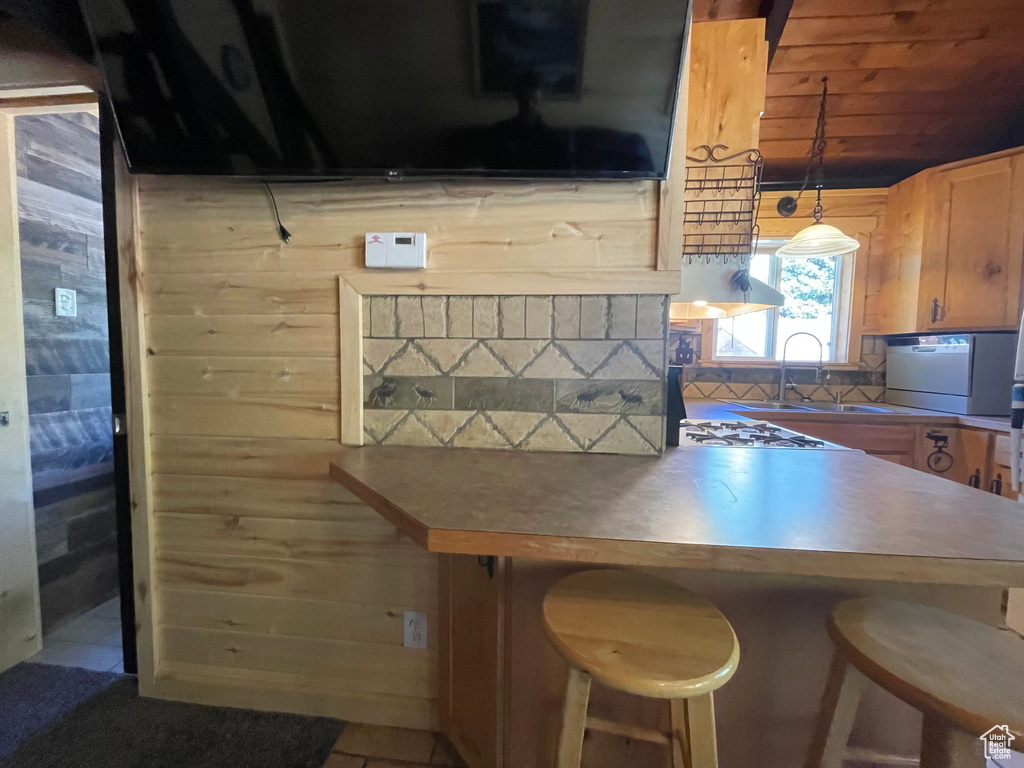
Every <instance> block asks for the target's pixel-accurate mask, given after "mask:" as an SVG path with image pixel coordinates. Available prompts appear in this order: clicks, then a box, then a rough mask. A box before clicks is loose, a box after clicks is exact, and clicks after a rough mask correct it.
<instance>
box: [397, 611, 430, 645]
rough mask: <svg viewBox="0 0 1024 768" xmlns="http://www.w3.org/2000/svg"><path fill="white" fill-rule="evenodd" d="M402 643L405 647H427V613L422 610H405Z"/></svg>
mask: <svg viewBox="0 0 1024 768" xmlns="http://www.w3.org/2000/svg"><path fill="white" fill-rule="evenodd" d="M404 618H405V629H404V631H403V633H402V645H404V646H405V647H406V648H426V647H427V614H425V613H423V612H422V611H406V612H405V617H404Z"/></svg>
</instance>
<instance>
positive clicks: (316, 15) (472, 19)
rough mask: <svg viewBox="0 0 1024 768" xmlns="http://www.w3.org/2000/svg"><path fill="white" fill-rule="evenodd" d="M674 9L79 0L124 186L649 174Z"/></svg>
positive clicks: (678, 38)
mask: <svg viewBox="0 0 1024 768" xmlns="http://www.w3.org/2000/svg"><path fill="white" fill-rule="evenodd" d="M690 3H691V0H82V6H83V9H84V11H85V15H86V19H87V22H88V25H89V30H90V34H91V36H92V40H93V43H94V45H95V47H96V51H97V55H98V58H99V61H100V63H101V68H102V70H103V75H104V79H105V83H106V90H107V93H108V95H109V97H110V99H111V102H112V104H113V107H114V113H115V116H116V120H117V124H118V129H119V131H120V133H121V137H122V140H123V142H124V145H125V148H126V152H127V156H128V162H129V167H130V168H131V170H132V171H133V172H135V173H171V174H191V175H240V176H259V177H280V178H285V177H349V176H376V177H385V178H403V177H438V176H440V177H445V176H451V177H458V176H486V177H511V178H515V177H523V178H578V179H585V178H602V179H635V178H652V179H654V178H664V176H665V173H666V171H667V168H668V161H669V148H670V146H671V142H672V126H673V117H674V114H675V106H676V100H677V98H678V95H679V81H680V72H681V62H682V57H683V48H684V45H685V41H686V32H687V28H688V24H689V17H690Z"/></svg>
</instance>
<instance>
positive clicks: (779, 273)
mask: <svg viewBox="0 0 1024 768" xmlns="http://www.w3.org/2000/svg"><path fill="white" fill-rule="evenodd" d="M783 242H784V241H761V242H760V243H759V244H758V249H757V252H756V253H755V254H754V257H753V259H752V260H751V265H750V274H751V276H752V277H756V278H757V279H758V280H762V281H764V282H766V283H768V285H772V286H775V287H776V288H777V289H778V290H780V291H781V292H782V293H783V295H784V296H785V297H786V304H785V306H784V307H782V308H781V309H772V310H767V311H765V312H751V313H750V314H746V315H738V316H736V317H728V318H723V319H722V320H716V321H715V340H714V341H715V343H714V357H715V359H716V360H737V361H738V360H748V361H749V360H779V359H781V358H782V347H783V344H785V342H786V339H788V338H789V337H790V336H792V335H793V334H794V333H800V332H805V333H810V334H812V335H813V336H816V337H817V338H818V339H819V340H820V341H821V343H822V344H823V345H824V346H825V358H824V359H825V361H826V362H841V361H842V359H843V354H844V353H845V350H844V349H841V344H840V340H841V339H843V338H845V337H846V332H847V331H848V328H849V312H848V310H847V311H845V312H844V305H848V304H849V302H848V301H844V289H847V286H848V285H849V282H850V281H851V280H852V274H851V273H852V263H853V255H852V254H849V255H847V256H832V257H829V258H811V259H806V258H792V257H780V256H776V255H775V251H776V250H778V248H779V247H780V246H781V245H782V244H783ZM787 359H788V360H800V361H813V362H817V360H818V345H817V344H815V343H814V340H813V339H811V338H809V337H807V336H797V337H796V338H794V339H793V340H792V342H790V344H789V351H788V353H787Z"/></svg>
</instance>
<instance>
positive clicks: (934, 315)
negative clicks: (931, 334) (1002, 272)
mask: <svg viewBox="0 0 1024 768" xmlns="http://www.w3.org/2000/svg"><path fill="white" fill-rule="evenodd" d="M939 309H940V307H939V300H938V299H932V322H933V323H937V322H938V321H939Z"/></svg>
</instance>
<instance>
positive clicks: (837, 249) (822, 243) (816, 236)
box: [776, 77, 860, 258]
mask: <svg viewBox="0 0 1024 768" xmlns="http://www.w3.org/2000/svg"><path fill="white" fill-rule="evenodd" d="M827 98H828V78H827V77H823V78H821V106H820V107H819V108H818V124H817V125H816V126H815V128H814V139H813V140H812V141H811V154H810V158H809V160H808V162H807V175H806V176H804V184H803V186H802V187H800V191H799V192H798V193H797V195H796V197H784V198H782V199H781V200H779V204H778V206H777V209H778V211H779V213H780V214H781V215H783V216H792V215H793V214H794V213H796V208H797V203H798V201H799V200H800V196H801V195H802V194H803V193H804V190H806V189H807V184H808V183H809V182H810V180H811V174H812V173H814V184H815V187H816V188H817V192H818V198H817V201H816V202H815V204H814V213H813V215H814V223H813V224H811V225H810V226H809V227H807V228H805V229H802V230H800V231H799V232H797V233H796V235H794V236H793V239H792V240H790V241H789V242H788V243H786V244H785V245H783V246H782V247H781V248H779V250H778V251H776V254H777V255H779V256H796V257H801V258H813V257H819V258H822V257H824V258H828V257H832V256H842V255H843V254H846V253H852V252H853V251H856V250H857V249H858V248H860V243H858V242H857V241H856V240H855V239H853V238H852V237H849V236H848V235H845V234H843V233H842V232H841V231H840V230H839V229H837V228H836V227H833V226H831V225H829V224H822V223H821V217H822V207H821V188H822V186H824V183H825V102H826V99H827Z"/></svg>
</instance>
